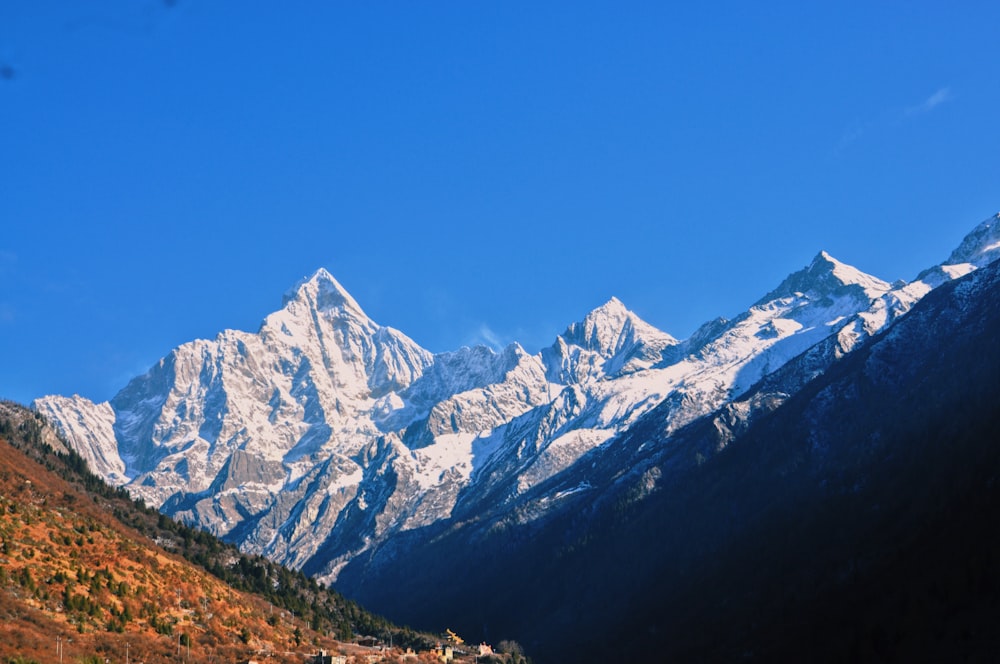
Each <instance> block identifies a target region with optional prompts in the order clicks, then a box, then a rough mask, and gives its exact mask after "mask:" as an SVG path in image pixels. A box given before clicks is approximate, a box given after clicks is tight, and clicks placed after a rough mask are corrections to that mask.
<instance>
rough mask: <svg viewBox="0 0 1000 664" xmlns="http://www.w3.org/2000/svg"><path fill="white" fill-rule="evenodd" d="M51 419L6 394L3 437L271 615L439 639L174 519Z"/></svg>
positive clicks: (426, 642)
mask: <svg viewBox="0 0 1000 664" xmlns="http://www.w3.org/2000/svg"><path fill="white" fill-rule="evenodd" d="M47 427H48V428H49V429H50V430H51V431H53V432H54V428H52V427H51V426H50V425H49V424H48V423H47V422H46V420H45V418H44V416H42V415H41V414H40V413H37V412H35V411H32V410H29V409H27V408H25V407H23V406H20V405H19V404H16V403H13V402H10V401H0V437H2V438H4V439H5V440H7V441H8V442H9V443H10V444H11V445H12V446H14V447H15V448H17V449H18V450H20V451H21V452H23V453H25V454H26V455H27V456H29V457H30V458H32V459H33V460H34V461H36V462H38V463H40V464H41V465H43V466H44V467H45V468H46V469H48V470H50V471H52V472H54V473H55V474H57V475H59V476H60V477H62V478H63V479H65V480H66V481H68V482H69V483H71V484H73V485H75V486H77V487H78V488H80V489H81V490H83V491H84V492H85V493H86V494H87V495H89V496H90V497H91V498H92V500H93V501H94V502H95V503H98V504H101V506H102V508H103V509H107V510H109V511H110V512H111V513H112V514H113V515H114V517H115V518H116V519H117V520H118V521H119V522H121V523H122V524H124V525H126V526H128V527H130V528H133V529H135V530H136V531H138V532H140V533H141V534H143V535H145V536H147V537H149V538H150V539H152V540H154V541H156V542H158V543H159V544H161V545H162V546H164V547H165V548H167V549H168V550H171V551H173V552H174V553H177V554H179V555H181V556H183V557H184V558H185V559H187V560H188V561H190V562H192V563H194V564H196V565H198V566H200V567H202V568H203V569H205V570H207V571H208V572H209V573H211V574H212V575H213V576H215V577H217V578H218V579H220V580H222V581H223V582H224V583H226V584H227V585H229V586H230V587H232V588H234V589H236V590H240V591H245V592H251V593H254V594H257V595H259V596H261V597H263V598H265V599H266V600H267V601H268V602H270V603H271V605H272V607H273V609H274V612H275V613H274V614H273V615H275V617H274V618H273V620H275V621H276V620H278V616H280V614H281V612H282V611H285V612H288V613H291V614H293V615H295V616H297V617H298V618H300V619H302V620H304V621H305V622H307V623H308V624H309V625H310V627H311V628H312V629H313V630H314V631H317V632H323V633H327V634H330V635H331V636H333V637H334V638H336V639H338V640H341V641H349V640H351V639H352V638H354V637H355V636H359V635H364V636H374V637H377V638H380V639H383V640H389V639H390V638H391V639H392V642H393V643H394V644H395V645H399V646H402V647H413V648H415V649H426V648H428V647H430V646H431V645H433V642H434V639H433V637H431V636H429V635H426V634H421V633H418V632H415V631H413V630H411V629H409V628H406V627H397V626H395V625H393V624H392V623H390V622H389V621H388V620H386V619H385V618H382V617H381V616H378V615H375V614H373V613H371V612H369V611H366V610H365V609H363V608H361V607H360V606H358V605H357V604H356V603H355V602H353V601H350V600H348V599H346V598H345V597H343V596H342V595H340V594H339V593H337V592H336V591H334V590H332V589H330V588H328V587H326V586H324V585H322V584H320V583H317V582H316V581H315V580H314V579H312V578H309V577H307V576H306V575H305V574H303V573H302V572H298V571H293V570H290V569H288V568H286V567H283V566H281V565H278V564H277V563H274V562H272V561H270V560H268V559H266V558H263V557H261V556H248V555H246V554H244V553H242V552H240V551H239V549H237V548H236V547H235V546H233V545H232V544H227V543H225V542H223V541H222V540H220V539H219V538H217V537H216V536H214V535H212V534H210V533H208V532H206V531H203V530H200V529H197V528H193V527H191V526H188V525H186V524H183V523H180V522H177V521H174V520H173V519H171V518H169V517H168V516H166V515H164V514H161V513H160V512H158V511H156V510H155V509H153V508H150V507H148V506H146V505H145V503H144V502H143V501H142V500H135V499H133V498H132V497H131V496H130V495H129V493H128V491H127V490H126V489H124V488H123V487H118V488H115V487H111V486H109V485H108V484H107V483H106V482H105V481H104V480H103V478H101V477H99V476H98V475H96V474H94V473H93V472H92V471H91V470H90V468H89V466H88V465H87V462H86V460H84V458H83V457H82V456H81V455H80V454H79V453H77V452H76V451H75V450H73V449H72V448H71V447H70V446H69V445H68V444H66V443H65V441H61V442H63V445H64V447H65V451H62V450H56V449H54V448H53V447H52V446H51V445H49V444H48V443H47V442H46V441H45V438H46V436H45V429H46V428H47ZM60 440H61V439H60ZM70 601H72V600H70Z"/></svg>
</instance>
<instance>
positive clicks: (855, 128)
mask: <svg viewBox="0 0 1000 664" xmlns="http://www.w3.org/2000/svg"><path fill="white" fill-rule="evenodd" d="M954 98H955V95H954V94H953V93H952V91H951V87H950V86H947V85H946V86H945V87H943V88H939V89H938V90H936V91H935V92H934V93H933V94H931V95H930V96H929V97H927V98H926V99H924V100H923V101H921V102H920V103H918V104H914V105H913V106H907V107H905V108H902V109H901V108H899V107H898V106H897V107H896V108H894V109H888V110H886V111H884V112H883V113H882V114H881V115H880V116H878V117H876V118H872V119H870V120H867V121H863V122H862V121H858V122H855V123H854V124H852V125H850V126H849V127H847V129H845V130H844V131H843V133H841V135H840V140H839V141H838V142H837V145H836V146H835V147H834V149H833V154H834V155H839V154H840V153H842V152H843V151H844V150H846V149H847V148H849V147H850V146H851V145H853V144H854V143H857V142H858V141H859V140H861V139H862V138H863V137H864V136H866V135H867V134H869V133H875V132H881V131H886V130H891V129H892V128H894V127H898V126H899V125H901V124H902V123H903V122H904V121H905V120H906V118H909V117H913V116H917V115H924V114H926V113H930V112H931V111H933V110H935V109H936V108H937V107H939V106H940V105H941V104H944V103H946V102H949V101H951V100H952V99H954Z"/></svg>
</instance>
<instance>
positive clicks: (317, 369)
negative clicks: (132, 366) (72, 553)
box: [35, 218, 1000, 580]
mask: <svg viewBox="0 0 1000 664" xmlns="http://www.w3.org/2000/svg"><path fill="white" fill-rule="evenodd" d="M997 219H998V218H992V219H990V220H987V221H985V222H983V224H980V225H979V226H978V227H977V228H976V229H975V230H974V231H973V232H972V233H970V234H969V236H968V237H967V238H966V239H965V241H964V242H963V243H962V245H961V246H960V247H959V248H958V249H956V250H955V252H953V253H952V255H951V257H950V258H949V260H948V261H947V262H946V263H943V264H942V265H940V266H936V267H935V268H932V269H930V270H927V271H925V272H924V273H921V275H919V276H918V278H917V279H916V280H915V281H914V282H911V283H908V284H907V283H897V284H889V283H886V282H884V281H882V280H880V279H877V278H875V277H872V276H870V275H867V274H865V273H863V272H861V271H859V270H857V269H855V268H853V267H851V266H849V265H846V264H844V263H841V262H839V261H837V260H836V259H834V258H833V257H831V256H830V255H829V254H827V253H825V252H821V253H819V254H818V255H817V256H816V257H815V258H814V259H813V260H812V261H811V262H810V263H809V264H808V265H807V266H806V267H804V268H803V269H802V270H799V271H797V272H795V273H793V274H791V275H789V276H788V277H787V278H786V279H785V280H783V281H782V283H781V284H779V285H778V287H777V288H775V289H774V290H772V291H771V292H770V293H768V294H767V295H765V296H764V297H763V298H761V299H760V300H758V301H757V302H756V303H754V304H753V305H752V306H751V307H750V308H749V309H748V310H747V311H746V312H744V313H743V314H741V315H739V316H737V317H736V318H734V319H733V320H724V319H717V320H714V321H710V322H709V323H706V324H705V325H703V326H702V327H701V328H699V330H698V331H697V332H695V334H694V335H692V336H691V337H690V338H689V339H687V340H684V341H678V340H676V339H674V338H673V337H672V336H670V335H669V334H667V333H665V332H662V331H660V330H657V329H656V328H654V327H653V326H651V325H649V324H648V323H646V322H644V321H642V320H641V319H640V318H639V317H638V316H636V315H635V314H634V313H633V312H631V311H629V310H628V309H627V308H626V307H625V305H624V304H623V303H622V302H620V301H619V300H617V299H611V300H610V301H608V302H607V303H605V304H604V305H602V306H600V307H598V308H596V309H594V310H593V311H592V312H590V313H589V314H587V315H586V316H585V317H584V318H583V320H581V321H580V322H578V323H574V324H571V325H569V326H568V327H567V329H566V331H565V332H564V333H563V334H561V335H559V336H558V337H557V338H556V340H555V341H554V343H553V344H552V345H551V346H550V347H548V348H546V349H544V350H542V351H541V352H540V353H538V354H534V355H532V354H529V353H527V352H526V351H525V350H524V349H523V348H521V347H520V346H519V345H517V344H512V345H510V346H509V347H507V348H505V349H503V350H502V351H500V352H497V351H494V350H492V349H490V348H487V347H484V346H480V347H475V348H462V349H459V350H457V351H454V352H449V353H440V354H437V355H434V354H431V353H429V352H428V351H426V350H424V349H422V348H420V347H419V346H418V345H417V344H416V343H414V342H413V341H412V340H410V339H409V338H408V337H406V336H405V335H404V334H403V333H401V332H399V331H397V330H394V329H392V328H388V327H383V326H380V325H378V324H377V323H375V322H373V321H372V320H371V319H370V318H368V316H367V315H366V314H365V313H364V311H363V310H362V309H361V307H360V306H359V305H358V303H357V302H356V301H355V300H354V299H353V298H352V297H351V295H350V294H349V293H347V292H346V291H345V290H344V289H343V287H342V286H341V285H340V284H339V283H338V282H337V281H336V279H334V278H333V276H331V275H330V274H329V273H328V272H327V271H326V270H319V271H317V272H316V273H315V274H314V275H312V276H311V277H309V278H307V279H304V280H302V281H301V282H300V283H299V284H297V285H296V286H295V287H294V288H293V289H291V290H290V291H288V292H287V293H286V294H285V297H284V300H283V305H282V308H281V309H279V310H278V311H276V312H274V313H272V314H270V315H269V316H267V317H266V318H265V319H264V321H263V323H262V324H261V327H260V329H259V330H258V331H257V332H256V333H250V332H241V331H235V330H227V331H224V332H222V333H220V334H219V335H218V336H217V337H216V338H215V339H212V340H196V341H192V342H190V343H187V344H184V345H182V346H180V347H178V348H177V349H175V350H174V351H172V352H171V353H170V354H169V355H167V356H166V357H165V358H163V359H162V360H161V361H160V362H158V363H157V364H156V365H155V366H153V367H152V368H150V370H149V371H148V372H147V373H146V374H144V375H142V376H139V377H137V378H135V379H133V380H132V381H131V382H130V383H129V384H128V385H127V386H126V387H125V388H124V389H123V390H122V391H121V392H119V393H118V394H117V395H116V396H115V397H114V398H113V399H112V400H111V401H110V402H109V403H104V404H93V403H90V402H89V401H87V400H86V399H83V398H80V397H72V398H65V397H57V396H53V397H45V398H43V399H40V400H38V401H37V402H36V404H35V405H36V407H37V408H38V409H39V410H41V411H42V412H43V413H45V414H46V415H47V416H48V417H49V418H50V419H51V420H52V421H53V422H54V423H55V424H57V425H58V426H59V427H60V428H61V429H62V431H63V432H64V433H65V434H66V436H67V437H68V438H69V440H70V441H71V443H72V444H73V445H74V446H75V447H76V448H77V449H78V450H80V452H81V454H83V455H84V457H85V458H86V459H87V461H88V463H90V464H91V466H92V467H93V468H94V469H95V471H97V472H99V473H101V474H102V475H104V476H105V477H108V478H109V479H110V480H111V481H112V482H115V483H117V484H122V485H124V486H126V487H127V488H128V489H129V490H130V491H131V492H132V493H133V494H135V495H137V496H141V497H143V498H144V499H145V500H146V501H147V502H148V503H150V504H153V505H156V506H158V507H159V508H160V509H161V510H163V511H164V512H166V513H168V514H171V515H174V516H176V517H179V518H182V519H184V520H185V521H188V522H190V523H194V524H197V525H199V526H201V527H204V528H206V529H209V530H211V531H213V532H215V533H216V534H220V535H224V536H225V537H226V538H227V539H229V540H231V541H234V542H236V543H238V544H239V545H240V546H241V547H242V548H243V549H244V550H247V551H251V552H259V553H264V554H266V555H268V556H271V557H273V558H275V559H277V560H279V561H281V562H284V563H286V564H289V565H291V566H293V567H297V568H303V567H306V568H308V569H309V570H310V571H311V572H313V573H317V574H318V575H319V576H320V577H321V578H323V579H325V580H332V579H334V578H335V577H336V574H337V571H338V570H339V569H340V568H341V567H342V566H343V565H345V564H346V563H348V562H349V561H350V560H351V559H352V558H353V557H355V556H357V555H358V554H359V553H361V552H364V551H368V550H372V549H373V547H374V548H377V547H380V546H383V545H384V544H385V543H386V542H390V541H391V540H392V539H393V537H395V536H396V535H399V534H401V533H405V532H408V531H413V530H414V529H416V528H419V527H423V526H427V525H432V524H435V523H439V522H443V521H444V520H447V519H460V518H472V517H473V516H474V515H476V514H480V513H483V512H486V511H496V510H501V511H503V510H516V509H517V508H518V505H519V504H520V501H521V500H522V497H523V496H524V495H525V494H526V493H527V492H529V491H530V490H532V489H533V488H534V487H537V486H539V485H541V484H542V483H543V482H545V481H546V480H548V479H550V478H552V477H554V476H556V475H558V474H560V473H568V474H567V477H570V476H572V478H573V480H572V482H571V484H572V486H569V485H565V486H562V487H561V488H560V489H559V491H561V492H565V491H568V490H570V489H572V490H573V491H576V490H577V489H579V490H586V486H587V471H586V469H580V468H577V467H576V464H577V462H578V461H579V460H580V459H581V458H582V457H584V456H585V455H587V454H588V453H589V452H591V451H593V450H595V449H597V448H601V447H602V446H606V445H611V444H614V441H615V440H616V436H618V434H621V433H622V432H624V431H626V430H628V429H629V427H631V426H632V425H633V424H634V423H636V422H637V421H638V420H639V419H640V418H642V417H643V416H644V415H645V414H647V413H649V412H650V411H651V410H652V409H654V408H656V409H657V411H658V413H660V414H662V419H661V420H660V421H661V422H662V424H661V427H662V429H663V430H662V431H661V432H660V433H661V434H662V436H663V437H665V438H669V434H670V433H671V432H672V431H676V430H677V429H679V428H680V427H682V426H684V425H685V424H687V423H689V422H691V421H693V420H694V419H696V418H698V417H701V416H702V415H705V414H707V413H711V412H713V411H715V410H716V409H718V408H720V407H721V406H723V405H725V404H727V403H730V402H732V401H733V400H734V399H736V398H737V397H739V396H740V395H742V394H744V393H746V392H747V391H748V390H750V389H751V388H752V387H753V386H754V385H756V384H757V383H759V382H760V381H762V380H764V379H768V377H774V376H778V375H779V373H778V372H779V371H782V370H783V368H784V367H786V366H787V367H790V368H788V369H784V370H783V371H784V373H787V372H789V371H793V370H794V371H799V372H806V373H809V374H810V375H813V374H815V373H817V372H822V371H823V370H824V367H825V366H826V363H828V362H829V361H830V358H833V357H836V356H837V355H839V354H844V353H848V352H850V351H851V349H853V348H854V347H856V345H857V344H858V343H860V342H861V341H862V340H864V339H866V338H868V337H870V336H871V335H874V334H876V333H877V332H878V331H880V330H882V329H884V328H885V327H887V326H888V325H891V324H892V322H893V321H894V320H895V319H897V318H898V317H899V316H901V315H903V314H905V313H906V312H907V311H908V310H909V309H910V308H911V307H912V306H913V304H914V303H915V302H917V301H918V300H919V299H920V298H922V297H923V296H924V295H925V294H926V293H927V292H929V291H930V290H931V289H932V288H934V287H936V286H937V285H939V284H940V283H943V282H944V281H948V280H950V279H953V278H956V277H958V276H961V275H962V274H965V273H967V272H968V271H970V270H973V269H976V267H977V266H980V265H983V264H985V263H986V262H988V261H989V260H992V258H995V257H996V256H997V255H998V252H1000V231H998V225H1000V224H998V223H997ZM820 348H822V349H824V350H822V351H818V350H816V349H820ZM806 351H810V352H811V353H812V355H811V356H809V357H811V359H810V360H809V362H805V363H804V362H802V361H801V360H800V361H797V362H796V363H792V364H790V362H791V361H792V360H793V359H794V358H797V357H800V356H803V353H806ZM782 375H783V374H782ZM782 380H783V381H784V382H783V383H782V385H787V386H790V387H789V388H788V389H794V385H798V384H801V383H802V382H803V381H799V380H791V379H782ZM605 457H606V458H608V459H613V458H614V455H613V454H609V455H605ZM571 469H573V472H572V473H570V470H571ZM574 487H576V488H574ZM546 500H547V499H545V500H541V499H538V497H537V496H535V502H534V503H533V504H535V505H544V504H547V503H546ZM526 518H528V517H526Z"/></svg>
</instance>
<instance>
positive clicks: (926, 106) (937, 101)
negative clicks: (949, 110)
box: [906, 86, 953, 115]
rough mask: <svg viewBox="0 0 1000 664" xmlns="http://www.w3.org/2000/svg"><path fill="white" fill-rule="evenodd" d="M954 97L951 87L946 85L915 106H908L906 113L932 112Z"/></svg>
mask: <svg viewBox="0 0 1000 664" xmlns="http://www.w3.org/2000/svg"><path fill="white" fill-rule="evenodd" d="M952 99H953V95H952V94H951V88H950V87H948V86H945V87H943V88H941V89H939V90H937V91H936V92H935V93H934V94H932V95H931V96H930V97H928V98H927V99H924V100H923V101H922V102H920V103H919V104H916V105H915V106H908V107H907V108H906V115H919V114H921V113H930V112H931V111H933V110H934V109H935V108H937V107H938V106H940V105H941V104H943V103H945V102H947V101H951V100H952Z"/></svg>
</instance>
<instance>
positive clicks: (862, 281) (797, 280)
mask: <svg viewBox="0 0 1000 664" xmlns="http://www.w3.org/2000/svg"><path fill="white" fill-rule="evenodd" d="M845 289H851V290H859V291H860V292H859V294H863V295H864V296H865V297H867V298H868V299H874V298H876V297H878V296H879V295H881V294H882V293H885V292H887V291H889V290H892V285H891V284H889V283H887V282H885V281H882V280H881V279H878V278H877V277H873V276H871V275H869V274H865V273H864V272H862V271H861V270H858V269H857V268H855V267H853V266H851V265H847V264H846V263H842V262H840V261H838V260H837V259H836V258H834V257H833V256H831V255H830V254H828V253H827V252H825V251H821V252H819V253H818V254H817V255H816V257H815V258H813V259H812V262H810V263H809V265H807V266H806V267H805V268H803V269H801V270H799V271H798V272H793V273H792V274H790V275H788V277H787V278H785V280H784V281H782V282H781V284H780V285H779V286H778V287H777V288H776V289H774V290H773V291H771V292H770V293H768V294H767V295H765V296H764V297H763V298H761V299H760V300H758V301H757V304H758V305H760V304H764V303H766V302H770V301H773V300H777V299H779V298H782V297H790V296H793V295H795V294H797V293H807V294H810V295H813V296H818V297H824V296H828V295H832V294H834V293H838V292H843V291H845Z"/></svg>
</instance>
